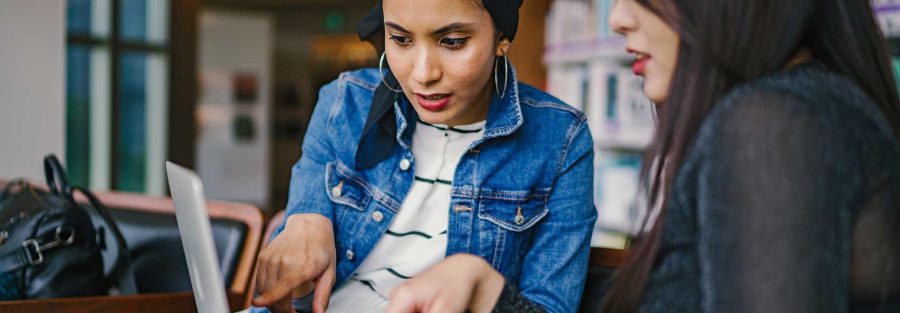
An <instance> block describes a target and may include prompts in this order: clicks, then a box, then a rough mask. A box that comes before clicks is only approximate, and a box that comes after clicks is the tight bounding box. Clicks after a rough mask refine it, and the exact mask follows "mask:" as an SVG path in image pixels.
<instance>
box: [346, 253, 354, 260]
mask: <svg viewBox="0 0 900 313" xmlns="http://www.w3.org/2000/svg"><path fill="white" fill-rule="evenodd" d="M347 260H350V261H353V250H347Z"/></svg>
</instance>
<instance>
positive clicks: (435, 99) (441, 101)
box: [416, 93, 450, 112]
mask: <svg viewBox="0 0 900 313" xmlns="http://www.w3.org/2000/svg"><path fill="white" fill-rule="evenodd" d="M416 101H417V102H418V103H419V106H420V107H422V108H423V109H425V110H428V111H431V112H440V111H442V110H444V109H445V108H447V105H448V104H450V95H449V94H430V95H423V94H419V93H417V94H416Z"/></svg>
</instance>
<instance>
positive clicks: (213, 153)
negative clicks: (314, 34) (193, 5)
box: [196, 9, 274, 207]
mask: <svg viewBox="0 0 900 313" xmlns="http://www.w3.org/2000/svg"><path fill="white" fill-rule="evenodd" d="M273 29H274V28H273V20H272V18H271V17H270V16H269V15H268V14H266V13H255V12H234V11H227V10H214V9H204V10H203V11H202V12H201V14H200V32H199V34H200V42H199V57H198V62H199V73H200V77H201V79H200V86H199V88H200V89H199V95H200V102H199V105H198V107H197V118H198V122H199V124H198V133H197V135H198V137H197V138H198V140H197V163H196V165H197V171H198V174H200V177H201V178H202V179H203V182H204V184H205V188H206V195H207V197H208V198H210V199H221V200H231V201H240V202H247V203H252V204H255V205H258V206H262V207H265V206H266V205H267V204H268V200H269V198H268V195H269V144H270V132H269V130H270V126H269V125H270V122H269V121H270V118H269V111H270V107H271V76H272V73H271V66H272V52H271V51H272V48H271V47H272V34H273ZM236 80H241V82H237V81H236ZM239 89H240V90H239ZM241 94H244V95H243V96H242V95H241Z"/></svg>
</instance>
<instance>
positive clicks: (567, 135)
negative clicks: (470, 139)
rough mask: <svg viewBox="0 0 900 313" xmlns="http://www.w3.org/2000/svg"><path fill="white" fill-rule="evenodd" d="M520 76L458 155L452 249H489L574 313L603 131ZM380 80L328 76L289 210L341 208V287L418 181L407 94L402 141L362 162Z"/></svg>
mask: <svg viewBox="0 0 900 313" xmlns="http://www.w3.org/2000/svg"><path fill="white" fill-rule="evenodd" d="M512 76H513V79H512V80H511V83H510V84H509V88H507V89H508V90H507V91H506V94H505V96H504V97H503V98H502V99H501V98H500V97H498V96H497V95H496V94H495V95H494V96H493V99H492V102H491V104H490V107H489V109H488V117H487V122H486V125H485V130H484V137H483V138H482V139H480V140H477V141H475V142H474V143H473V144H472V145H471V147H470V148H469V150H468V152H466V153H465V155H464V156H463V157H462V159H461V160H460V161H459V164H458V165H457V169H456V174H455V177H454V179H453V186H452V196H451V201H450V207H448V208H447V210H449V213H450V219H449V224H448V242H447V255H448V256H449V255H452V254H456V253H469V254H474V255H478V256H480V257H482V258H484V259H485V260H486V261H487V262H488V263H490V264H491V266H492V267H493V268H494V269H496V270H497V271H498V272H500V273H501V274H503V276H504V277H505V278H506V279H507V280H508V281H510V282H514V283H516V284H517V286H518V287H519V289H520V290H521V292H522V294H523V295H524V296H526V297H527V298H528V299H530V300H531V301H533V302H535V303H537V304H540V305H542V306H544V307H545V308H546V309H547V310H548V311H550V312H575V311H576V310H577V307H578V303H579V301H580V300H581V295H582V289H583V287H584V279H585V275H586V270H587V261H588V254H589V250H590V249H589V247H590V239H591V229H592V227H593V225H594V221H595V220H596V217H597V214H596V210H595V209H594V206H593V197H592V194H593V155H594V154H593V149H592V148H593V140H592V139H591V135H590V131H589V130H588V127H587V123H586V119H585V117H584V115H583V114H582V113H581V112H579V111H578V110H576V109H574V108H572V107H570V106H568V105H566V104H564V103H562V102H561V101H560V100H558V99H556V98H553V97H551V96H550V95H548V94H546V93H544V92H542V91H539V90H537V89H535V88H533V87H530V86H527V85H524V84H519V83H518V82H517V81H516V80H515V73H513V75H512ZM380 83H381V77H380V76H379V73H378V71H377V70H372V69H366V70H359V71H354V72H346V73H343V74H341V75H340V77H339V78H338V79H337V80H336V81H333V82H331V83H329V84H328V85H326V86H325V87H323V88H322V90H321V91H320V93H319V102H318V103H317V104H316V107H315V111H314V113H313V116H312V121H311V122H310V125H309V130H308V132H307V134H306V137H305V139H304V143H303V156H302V158H301V159H300V161H299V162H298V163H297V164H296V165H295V166H294V167H293V173H292V178H291V186H290V195H289V200H288V205H287V215H288V216H290V215H291V214H298V213H318V214H321V215H324V216H325V217H327V218H329V219H331V221H332V225H333V226H334V234H335V240H336V241H335V242H336V248H337V250H336V251H337V282H336V284H335V288H337V287H340V285H341V284H342V283H344V282H345V281H346V279H347V278H348V277H349V276H350V274H352V273H353V271H354V270H356V268H357V267H358V266H359V265H360V263H362V261H363V260H364V259H365V258H366V256H367V255H368V254H369V252H370V251H371V250H372V249H373V248H374V247H375V244H376V243H377V242H378V240H379V239H380V238H381V236H382V235H383V234H384V233H385V231H386V230H387V229H388V226H390V225H391V221H392V220H393V218H394V216H395V215H396V214H397V211H398V210H399V209H400V206H401V203H402V202H403V200H404V199H405V197H406V194H407V192H408V191H409V189H410V187H411V185H412V183H413V180H414V175H413V173H414V167H415V164H416V160H415V159H414V158H413V153H412V151H411V150H410V145H411V143H412V133H413V131H414V127H415V125H416V123H415V121H416V115H415V110H413V108H412V107H411V105H410V104H409V102H408V100H406V99H405V97H400V100H399V101H397V102H395V103H394V107H393V109H394V110H395V113H396V114H395V116H396V118H395V119H396V127H397V138H396V140H397V143H398V144H397V145H395V148H394V149H393V152H392V153H391V154H390V156H389V157H388V158H387V159H385V160H383V161H381V162H379V163H377V164H375V165H374V166H371V167H368V168H365V169H359V168H358V167H357V166H356V164H354V163H355V155H356V152H357V151H356V150H357V148H358V147H357V143H358V142H359V141H360V136H361V133H362V130H363V127H364V124H365V122H366V116H367V115H368V112H369V110H370V107H371V99H372V97H373V92H374V90H375V89H376V87H378V84H380ZM283 227H284V226H283V225H282V228H283ZM280 231H281V229H279V230H278V232H280ZM276 234H277V233H276ZM276 236H277V235H276Z"/></svg>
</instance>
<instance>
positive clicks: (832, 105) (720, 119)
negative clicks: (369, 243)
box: [392, 0, 900, 312]
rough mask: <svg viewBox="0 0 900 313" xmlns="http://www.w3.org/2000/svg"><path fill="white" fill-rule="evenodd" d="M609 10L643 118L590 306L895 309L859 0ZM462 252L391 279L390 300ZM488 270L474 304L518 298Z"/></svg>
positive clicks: (877, 55)
mask: <svg viewBox="0 0 900 313" xmlns="http://www.w3.org/2000/svg"><path fill="white" fill-rule="evenodd" d="M610 25H611V26H612V27H613V28H614V29H615V30H616V31H617V32H619V33H621V34H623V35H625V37H626V39H627V46H628V48H629V50H630V52H632V53H633V54H634V55H635V59H636V60H635V63H634V67H633V69H634V71H635V74H637V75H641V76H643V77H644V79H645V81H644V92H645V94H647V96H648V97H650V99H651V100H653V101H654V102H656V103H657V104H658V108H657V110H658V116H659V125H658V132H657V134H656V137H655V141H654V143H653V145H652V146H651V148H650V149H649V151H648V153H647V156H646V158H645V162H644V164H645V167H644V169H643V173H644V176H643V177H644V179H643V181H644V183H645V184H644V186H645V189H644V190H645V193H644V194H645V196H646V197H647V198H645V200H646V201H642V202H644V203H648V204H649V205H647V206H646V207H647V209H646V211H644V212H645V213H646V214H643V215H644V216H645V217H646V218H645V221H644V225H643V226H644V227H641V229H642V231H641V233H640V235H639V236H638V238H637V240H636V241H635V247H634V249H633V251H634V252H633V253H632V255H631V257H630V259H629V262H628V263H627V265H625V266H624V267H623V268H622V269H621V270H620V271H619V272H618V274H617V275H616V277H615V281H614V283H613V285H612V286H611V289H610V291H609V292H608V293H607V294H606V296H605V298H604V302H603V311H605V312H868V311H872V312H897V311H898V310H900V306H898V298H900V296H898V293H900V144H898V135H900V100H898V95H897V90H896V89H895V88H896V87H895V86H896V85H895V78H894V76H893V74H892V72H891V68H890V65H889V56H888V54H887V52H886V48H885V43H884V39H883V37H882V35H881V33H880V31H879V28H878V25H877V24H876V22H875V20H874V13H873V10H872V6H871V3H870V1H868V0H791V1H782V0H671V1H662V0H658V1H654V0H619V1H618V2H617V3H616V4H615V7H614V10H613V12H612V13H611V15H610ZM464 265H465V264H459V263H458V262H457V263H455V264H454V263H451V262H445V263H443V264H438V265H437V266H435V267H433V268H432V269H430V270H429V272H426V273H424V274H422V275H420V277H419V278H418V279H416V280H412V281H408V282H407V285H406V286H403V287H401V288H398V289H395V292H396V293H399V294H402V295H404V296H403V297H395V298H394V299H392V300H393V301H392V307H393V308H395V309H397V310H396V311H395V312H408V311H413V310H414V309H410V308H416V307H417V306H418V307H423V306H427V304H428V303H433V302H435V299H441V295H442V294H443V291H442V286H446V285H448V283H447V282H446V279H445V280H444V281H443V282H441V284H435V281H434V279H432V280H430V281H429V280H428V278H429V277H442V276H441V273H444V272H448V271H452V270H453V269H454V268H455V267H461V266H464ZM492 275H495V274H488V275H485V278H483V279H480V280H475V281H473V282H472V285H473V286H475V287H476V288H475V289H474V290H477V291H478V292H488V293H489V295H490V298H492V299H498V300H495V301H493V302H490V301H484V300H483V299H482V300H480V301H481V303H486V304H484V306H483V307H482V309H490V308H494V309H503V308H509V307H511V306H512V305H511V304H510V303H511V302H518V304H517V305H519V306H520V307H521V302H522V301H509V300H508V299H515V297H510V295H509V292H508V291H505V290H503V289H502V288H499V287H497V284H496V283H494V284H491V283H486V282H487V281H490V279H491V278H490V277H491V276H492ZM484 286H494V287H493V288H485V287H484ZM404 287H405V288H408V289H404ZM409 290H416V291H417V293H416V294H413V293H411V292H408V291H409ZM485 297H487V296H485V295H483V294H479V298H485ZM457 301H468V299H462V300H457ZM438 311H439V310H435V311H431V310H428V312H438ZM534 311H539V309H534Z"/></svg>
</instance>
